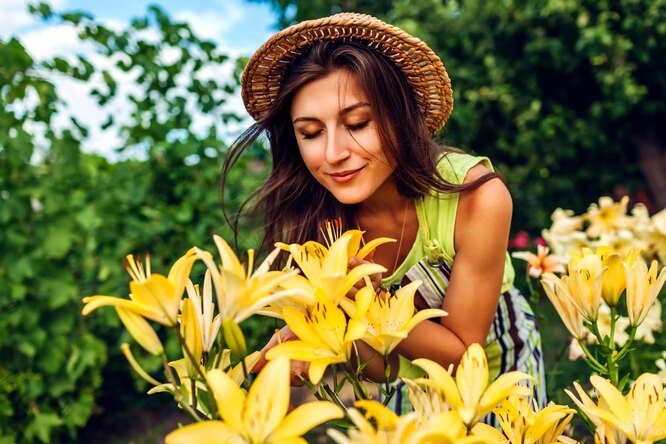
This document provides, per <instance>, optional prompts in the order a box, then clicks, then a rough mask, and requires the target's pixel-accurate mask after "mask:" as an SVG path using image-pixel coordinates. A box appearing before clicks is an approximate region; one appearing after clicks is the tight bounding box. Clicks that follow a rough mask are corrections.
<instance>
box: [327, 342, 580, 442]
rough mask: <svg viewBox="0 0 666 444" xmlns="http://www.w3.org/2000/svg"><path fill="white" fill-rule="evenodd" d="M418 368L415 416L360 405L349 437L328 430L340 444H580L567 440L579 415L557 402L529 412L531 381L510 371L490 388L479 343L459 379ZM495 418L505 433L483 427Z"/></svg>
mask: <svg viewBox="0 0 666 444" xmlns="http://www.w3.org/2000/svg"><path fill="white" fill-rule="evenodd" d="M413 362H414V364H416V365H418V366H419V367H421V368H422V369H423V370H425V372H426V374H427V377H426V378H419V379H416V380H413V381H412V380H409V379H403V380H404V382H405V383H407V384H408V386H409V400H410V402H411V403H412V405H413V406H414V411H413V412H410V413H407V414H405V415H403V416H397V415H396V414H395V413H394V412H393V411H391V410H390V409H388V408H387V407H385V406H384V405H382V404H381V403H379V402H377V401H373V400H364V401H357V402H356V407H357V409H362V410H364V411H365V414H364V415H363V414H361V413H360V412H359V410H357V409H350V410H349V412H348V415H349V417H350V418H351V420H352V422H353V423H354V425H355V427H356V428H354V429H351V430H349V431H348V432H347V434H346V435H345V434H343V433H341V432H340V431H338V430H328V434H329V436H330V437H331V438H332V439H333V440H334V441H335V442H336V443H338V444H351V443H362V444H363V443H368V444H370V443H386V444H393V443H395V444H398V443H435V442H437V443H492V444H496V443H511V444H514V443H515V444H537V443H539V444H550V443H553V442H563V443H574V442H575V441H573V440H572V439H570V438H568V437H566V436H564V435H563V432H564V429H565V427H566V426H567V425H568V423H569V421H570V420H571V418H572V417H573V414H574V413H575V410H573V409H571V408H569V407H566V406H561V405H556V404H553V403H551V404H550V405H548V406H547V407H545V408H544V409H543V410H541V411H534V410H532V409H531V408H529V407H528V405H529V402H528V399H529V396H530V395H531V394H532V390H531V389H530V388H529V387H528V386H526V385H520V384H518V383H520V382H522V383H523V384H525V383H527V382H529V381H530V379H531V377H530V376H529V375H527V374H525V373H522V372H510V373H508V374H505V375H504V376H502V377H500V378H498V379H497V380H496V381H494V382H492V383H490V384H489V381H488V367H487V361H486V356H485V353H484V351H483V348H482V347H481V346H480V345H479V344H473V345H472V346H471V347H470V348H469V349H468V350H467V352H466V353H465V355H464V356H463V358H462V360H461V362H460V364H459V366H458V369H457V371H456V376H455V377H454V376H451V374H450V373H449V372H448V371H446V370H444V369H443V368H442V367H441V366H439V365H438V364H436V363H434V362H432V361H429V360H427V359H417V360H415V361H413ZM491 412H492V413H495V414H496V415H497V416H498V418H499V421H500V425H501V427H502V431H500V430H497V429H495V428H493V427H491V426H489V425H487V424H485V423H482V422H480V421H481V420H482V419H483V418H484V417H485V416H486V415H487V414H489V413H491Z"/></svg>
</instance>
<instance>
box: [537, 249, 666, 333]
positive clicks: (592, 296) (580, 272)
mask: <svg viewBox="0 0 666 444" xmlns="http://www.w3.org/2000/svg"><path fill="white" fill-rule="evenodd" d="M568 272H569V274H568V276H562V277H558V276H556V275H554V274H553V273H544V275H543V276H542V280H541V283H542V285H543V288H544V291H545V292H546V295H547V296H548V298H549V299H550V301H551V302H552V304H553V306H554V307H555V309H556V310H557V312H558V314H559V315H560V317H561V318H562V320H563V322H564V324H565V326H566V327H567V329H568V330H569V332H570V333H571V334H572V335H574V336H575V337H576V338H578V339H581V338H583V337H584V336H585V333H584V330H583V321H587V322H589V323H595V322H597V320H598V318H599V310H600V307H601V306H602V301H603V302H604V303H605V304H606V305H608V306H609V307H615V306H616V305H617V304H618V302H619V300H620V297H621V295H622V294H623V293H625V294H626V305H627V311H628V316H629V320H630V325H631V326H634V327H637V326H638V325H640V324H641V323H642V322H643V321H644V320H645V318H646V317H647V314H648V312H649V310H650V308H651V307H652V305H653V303H654V302H655V300H656V298H657V295H658V294H659V292H660V291H661V288H662V287H663V285H664V281H666V268H661V270H659V266H658V264H657V261H652V263H651V265H650V268H649V269H648V267H647V264H646V263H645V262H644V261H643V259H642V258H640V257H639V256H638V252H637V251H636V250H630V251H629V253H628V254H627V255H626V256H624V257H622V256H620V255H619V254H618V253H616V252H613V251H612V250H610V249H609V248H608V247H600V248H598V249H597V250H596V252H592V251H591V250H589V249H587V248H583V250H582V251H581V252H580V253H578V252H573V253H571V256H570V260H569V270H568Z"/></svg>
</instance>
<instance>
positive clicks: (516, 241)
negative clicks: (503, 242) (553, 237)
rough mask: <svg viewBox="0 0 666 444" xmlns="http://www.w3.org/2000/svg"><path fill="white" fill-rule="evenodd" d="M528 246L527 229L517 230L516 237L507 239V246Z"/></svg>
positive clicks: (528, 236) (521, 247)
mask: <svg viewBox="0 0 666 444" xmlns="http://www.w3.org/2000/svg"><path fill="white" fill-rule="evenodd" d="M529 246H530V235H529V234H528V233H527V231H519V232H518V234H516V237H514V238H512V239H509V248H511V249H513V248H520V249H523V248H528V247H529Z"/></svg>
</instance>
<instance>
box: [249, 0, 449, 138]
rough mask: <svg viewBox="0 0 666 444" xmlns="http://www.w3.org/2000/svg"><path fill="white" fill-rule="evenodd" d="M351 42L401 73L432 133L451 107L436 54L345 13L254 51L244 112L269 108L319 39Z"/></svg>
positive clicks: (256, 114) (391, 29) (287, 32)
mask: <svg viewBox="0 0 666 444" xmlns="http://www.w3.org/2000/svg"><path fill="white" fill-rule="evenodd" d="M336 39H342V40H354V41H358V42H364V43H365V44H367V46H368V47H369V48H372V49H375V50H376V51H379V52H380V53H382V54H383V55H384V56H386V57H387V58H388V59H390V60H391V61H392V62H393V63H395V65H396V66H397V67H398V68H399V69H400V70H401V71H402V73H403V74H404V75H405V78H406V79H407V82H408V83H409V84H410V85H411V87H412V88H413V90H414V93H415V95H416V100H417V102H418V105H419V108H420V109H421V111H422V112H423V114H424V115H425V120H426V124H427V125H428V128H429V129H430V130H431V132H432V134H435V133H436V132H437V131H439V130H440V129H441V128H442V127H443V126H444V123H446V120H447V119H448V117H449V114H451V109H452V108H453V96H452V95H451V80H450V79H449V76H448V74H447V73H446V69H445V68H444V65H443V64H442V61H441V60H440V59H439V57H438V56H437V54H435V53H434V52H433V50H432V49H430V48H429V47H428V45H426V44H425V43H424V42H423V41H421V40H420V39H418V38H416V37H413V36H411V35H409V34H407V33H406V32H405V31H403V30H402V29H400V28H398V27H396V26H393V25H389V24H388V23H384V22H382V21H381V20H379V19H377V18H375V17H372V16H370V15H366V14H357V13H353V12H343V13H341V14H336V15H332V16H330V17H324V18H320V19H316V20H308V21H304V22H301V23H298V24H296V25H293V26H290V27H289V28H286V29H284V30H282V31H280V32H278V33H277V34H275V35H274V36H273V37H271V38H270V39H269V40H268V41H267V42H266V43H264V45H263V46H262V47H261V48H259V49H258V50H257V52H255V53H254V55H253V56H252V58H251V59H250V61H249V62H248V64H247V66H246V68H245V71H244V72H243V76H242V78H241V87H242V96H243V102H244V103H245V108H246V109H247V111H248V113H250V115H251V116H252V117H253V118H254V119H255V120H258V119H260V118H261V117H263V116H264V115H265V114H266V112H267V111H268V110H269V109H270V108H271V106H272V105H273V101H274V100H275V98H276V97H277V95H278V92H279V90H280V85H281V83H282V80H283V76H284V74H285V71H286V70H287V68H288V67H289V65H290V64H291V62H293V61H294V60H295V59H296V58H297V57H298V56H299V55H301V53H302V52H303V50H304V49H305V48H307V47H308V46H310V45H312V43H314V42H316V41H319V40H336Z"/></svg>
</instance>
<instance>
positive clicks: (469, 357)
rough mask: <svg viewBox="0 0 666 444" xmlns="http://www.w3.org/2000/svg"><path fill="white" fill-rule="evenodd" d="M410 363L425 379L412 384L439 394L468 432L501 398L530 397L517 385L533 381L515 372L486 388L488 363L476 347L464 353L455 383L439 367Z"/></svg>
mask: <svg viewBox="0 0 666 444" xmlns="http://www.w3.org/2000/svg"><path fill="white" fill-rule="evenodd" d="M412 363H413V364H414V365H416V366H418V367H420V368H421V369H423V370H424V371H425V372H426V374H427V376H428V377H427V378H419V379H416V380H414V382H415V383H417V384H420V385H423V386H426V387H430V388H431V389H433V390H434V391H435V392H436V393H438V394H440V395H441V397H442V399H443V400H444V401H446V403H447V404H448V405H449V406H451V408H452V409H453V410H456V411H457V412H458V414H459V415H460V418H461V420H462V421H463V423H464V424H465V425H466V427H467V428H468V429H469V428H471V427H472V426H473V425H474V424H476V423H477V422H479V421H480V420H481V419H483V418H484V417H485V416H486V415H488V414H489V413H491V412H492V411H493V409H494V408H495V407H497V405H498V404H500V403H501V402H502V401H503V400H504V399H505V398H507V397H509V396H511V395H516V396H522V397H526V396H530V395H531V394H532V389H531V388H530V387H528V386H526V385H520V384H518V383H519V382H523V381H531V380H532V379H533V378H532V377H531V376H529V375H528V374H526V373H523V372H519V371H511V372H507V373H504V374H503V375H501V376H500V377H499V378H497V379H496V380H495V381H492V382H491V383H490V384H489V382H490V381H489V371H488V360H487V358H486V354H485V352H484V351H483V347H481V346H480V345H479V344H472V345H471V346H470V347H469V348H468V349H467V351H466V352H465V354H464V355H463V357H462V359H461V361H460V364H459V365H458V369H457V371H456V376H455V379H454V377H453V376H451V374H450V373H449V372H448V371H446V370H445V369H444V368H443V367H442V366H440V365H439V364H437V363H436V362H433V361H430V360H428V359H415V360H414V361H412Z"/></svg>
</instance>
